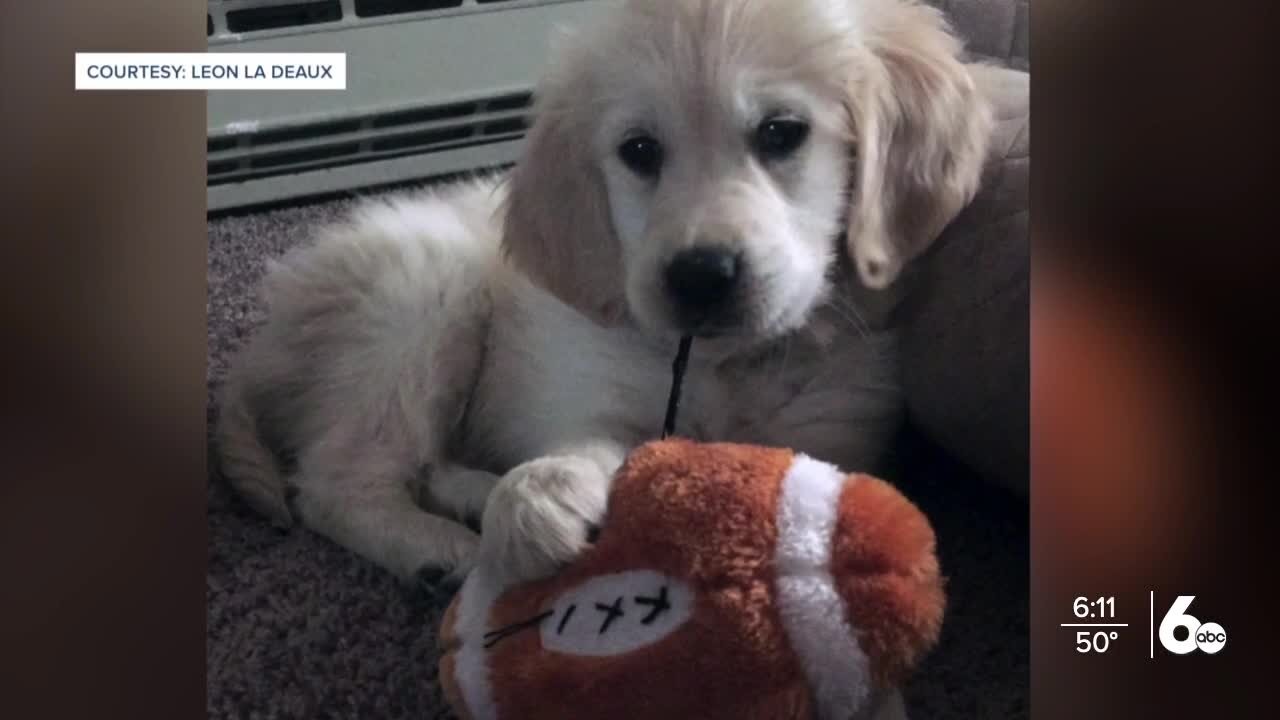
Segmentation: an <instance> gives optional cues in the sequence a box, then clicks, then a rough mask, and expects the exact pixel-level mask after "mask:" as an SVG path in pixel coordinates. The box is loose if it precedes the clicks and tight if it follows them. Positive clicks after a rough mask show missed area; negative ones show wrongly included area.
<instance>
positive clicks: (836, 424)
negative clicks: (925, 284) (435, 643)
mask: <svg viewBox="0 0 1280 720" xmlns="http://www.w3.org/2000/svg"><path fill="white" fill-rule="evenodd" d="M959 50H960V47H959V43H958V42H957V40H956V39H955V38H954V37H953V36H952V35H951V34H950V33H949V31H948V28H947V27H946V25H945V23H944V22H943V20H942V19H941V17H940V15H939V14H938V12H936V11H935V10H933V9H931V8H928V7H927V6H923V5H920V4H918V3H917V2H914V1H912V0H631V1H630V2H627V3H626V4H625V5H624V6H623V7H622V9H621V10H620V11H619V12H618V13H616V14H614V15H612V16H611V17H609V18H607V19H605V20H604V21H603V22H601V23H599V24H598V25H596V26H593V27H592V28H590V29H588V30H586V31H584V32H582V33H581V34H579V35H576V36H572V37H569V38H567V42H565V43H564V44H563V45H562V46H561V47H560V48H558V50H557V52H556V56H555V60H554V62H553V64H552V68H551V69H550V71H549V73H548V74H547V76H546V77H545V79H544V81H543V82H542V83H541V85H540V87H539V89H538V91H537V106H536V109H535V122H534V124H533V126H532V128H531V129H530V132H529V135H528V138H527V146H526V149H525V152H524V155H523V156H522V158H521V159H520V161H519V163H518V164H517V166H516V167H515V169H514V170H513V171H511V173H510V174H509V175H508V176H503V177H494V178H488V179H481V180H478V181H470V182H466V183H462V184H459V185H456V186H453V187H449V188H445V189H442V190H436V191H432V192H429V193H426V194H423V195H418V196H408V197H401V198H396V199H391V200H385V201H379V202H374V203H370V204H366V205H364V206H362V207H360V208H359V209H358V210H356V211H355V212H354V213H353V215H352V217H351V218H350V219H349V221H347V222H345V223H343V224H341V225H339V226H336V227H332V228H327V229H325V230H324V231H323V232H322V234H321V237H320V238H319V239H318V240H317V241H316V242H315V243H313V244H311V245H309V246H307V247H304V248H302V249H299V250H297V251H294V252H293V253H291V254H289V255H288V256H287V257H285V258H284V259H283V260H282V261H280V262H278V263H276V264H274V266H273V267H272V269H271V270H270V272H269V274H268V277H267V278H266V281H265V301H266V304H267V307H268V319H267V321H266V323H265V325H264V326H263V327H262V328H261V329H260V330H259V331H258V333H257V335H256V337H255V338H254V339H253V341H252V342H251V343H250V344H249V345H248V347H247V348H246V349H245V351H244V352H243V354H242V355H241V356H240V357H239V358H238V359H237V362H236V363H235V365H234V367H233V370H232V373H231V375H230V377H229V378H228V382H227V384H226V386H225V395H224V399H223V410H222V415H221V421H220V425H219V431H218V440H219V446H220V454H221V458H222V464H223V468H224V474H225V475H226V477H227V478H228V479H229V481H230V482H231V483H232V485H233V486H234V487H236V488H237V489H238V490H239V492H240V493H241V494H242V495H243V496H244V497H245V498H246V499H247V500H248V501H249V502H250V503H251V504H252V505H253V506H254V507H256V508H258V509H259V510H261V511H262V512H264V513H266V514H267V515H269V516H270V517H272V518H274V519H275V520H276V521H277V522H279V523H281V524H286V525H287V524H291V523H293V522H295V521H296V522H300V523H301V524H303V525H305V526H306V527H308V528H311V529H312V530H314V531H316V532H319V533H321V534H323V535H325V536H327V537H329V538H331V539H333V540H334V541H336V542H338V543H340V544H342V545H344V546H346V547H347V548H349V549H351V550H352V551H354V552H357V553H359V554H361V555H363V556H365V557H367V558H369V559H370V560H372V561H374V562H375V563H378V564H380V565H381V566H382V567H384V568H386V569H388V570H389V571H391V572H394V573H396V574H397V575H399V576H401V577H405V578H410V577H413V576H414V575H415V574H418V573H423V572H425V573H427V574H429V575H433V576H434V575H437V574H439V573H440V572H442V571H443V572H452V573H455V574H460V573H463V572H465V571H466V570H467V569H468V568H470V567H471V566H472V565H473V563H476V562H481V563H486V564H488V565H490V566H491V567H492V568H493V569H494V571H495V572H496V573H499V574H500V575H501V576H503V577H505V578H507V579H508V580H509V581H510V582H516V581H522V580H528V579H532V578H537V577H541V576H545V575H547V574H549V573H552V572H554V571H555V570H556V569H557V568H559V567H561V566H562V565H563V564H564V563H566V562H569V561H571V560H572V559H573V558H574V557H575V556H576V555H577V554H578V553H580V552H581V551H582V550H583V549H584V548H585V547H586V546H587V545H588V544H589V542H590V537H591V534H592V530H593V528H594V527H595V526H596V524H597V523H599V522H600V521H601V519H602V516H603V514H604V511H605V499H606V496H607V493H608V489H609V478H610V476H611V474H612V473H613V471H614V470H615V469H616V468H617V467H618V466H619V464H620V463H621V462H622V461H623V459H624V457H625V456H626V454H627V452H628V451H629V450H630V449H631V448H633V447H635V446H636V445H637V444H639V443H642V442H644V441H646V440H648V439H652V438H653V437H655V436H656V435H657V434H658V432H659V431H660V429H661V425H662V419H663V413H664V410H665V401H666V394H667V390H668V388H669V385H670V382H671V361H672V358H673V356H674V353H675V349H676V346H677V343H678V339H679V338H680V337H681V336H683V335H693V336H695V337H696V338H697V340H696V341H695V342H694V346H693V353H692V359H691V362H690V365H689V370H688V375H687V377H686V380H685V391H684V396H683V399H682V403H681V414H680V418H679V423H680V424H679V427H678V428H677V432H678V433H679V434H681V435H685V436H688V437H694V438H698V439H704V440H724V441H739V442H755V443H764V444H773V445H784V446H789V447H793V448H796V449H797V450H800V451H803V452H806V453H809V454H811V455H814V456H817V457H820V458H823V459H825V460H828V461H830V462H834V463H837V464H840V465H843V466H845V467H850V468H871V467H874V465H875V463H876V461H877V459H878V458H879V456H880V454H881V453H882V452H883V450H884V449H885V445H886V443H887V440H888V438H889V437H890V436H891V435H892V433H893V432H894V431H895V429H896V427H897V425H898V423H899V421H900V419H901V414H902V400H901V396H900V393H899V390H898V386H897V381H896V376H897V365H896V361H895V351H894V342H893V334H892V329H891V328H888V327H885V323H883V322H882V321H881V319H878V318H877V317H874V315H875V313H873V312H872V310H873V308H874V307H875V305H876V304H877V302H876V297H877V296H878V295H883V294H884V293H886V292H891V290H892V288H891V287H890V286H891V285H892V284H893V283H894V281H895V279H896V278H897V277H898V276H899V274H900V272H901V271H902V269H903V268H904V266H905V265H906V264H907V263H908V262H909V261H910V260H912V259H913V258H914V257H916V256H917V255H919V254H920V253H921V252H923V251H924V250H925V249H926V248H927V247H928V245H929V244H930V243H931V242H932V241H933V240H934V239H935V238H936V237H937V235H938V234H939V233H940V232H941V230H942V229H943V228H944V227H945V226H946V224H947V223H948V222H949V221H950V220H951V219H952V218H953V217H954V216H955V215H956V214H957V213H958V212H959V210H960V209H961V208H962V207H963V206H964V205H965V204H966V203H967V202H968V201H969V200H970V199H971V198H972V196H973V194H974V192H975V191H976V188H977V184H978V181H979V175H980V171H981V166H982V163H983V159H984V156H985V153H986V145H987V137H988V132H989V127H990V123H991V118H990V112H989V110H988V109H987V108H986V106H985V105H984V104H983V102H982V100H981V98H980V97H979V95H978V94H977V92H976V90H975V87H974V85H973V82H972V80H971V78H970V76H969V74H968V71H967V70H966V68H965V66H964V65H963V64H962V62H961V61H960V59H959ZM424 509H425V510H428V511H430V512H424ZM468 522H471V523H473V524H478V525H479V527H480V530H481V532H480V533H479V534H477V533H475V532H473V530H471V529H469V528H468V527H467V526H466V523H468Z"/></svg>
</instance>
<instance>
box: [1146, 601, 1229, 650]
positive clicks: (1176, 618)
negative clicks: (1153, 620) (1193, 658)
mask: <svg viewBox="0 0 1280 720" xmlns="http://www.w3.org/2000/svg"><path fill="white" fill-rule="evenodd" d="M1195 599H1196V596H1195V595H1179V596H1178V599H1177V600H1175V601H1173V605H1171V606H1169V611H1168V612H1167V613H1165V615H1164V619H1163V620H1161V621H1160V644H1161V645H1163V646H1164V649H1165V650H1168V651H1169V652H1171V653H1175V654H1177V655H1186V654H1188V653H1192V652H1195V651H1196V650H1199V651H1201V652H1205V653H1208V654H1210V655H1213V654H1214V653H1216V652H1218V651H1219V650H1221V649H1222V648H1223V647H1224V646H1226V644H1227V631H1226V630H1224V629H1222V626H1221V625H1219V624H1218V623H1215V622H1207V623H1201V622H1200V620H1199V619H1198V618H1196V617H1194V616H1192V615H1189V614H1188V613H1187V610H1188V609H1189V608H1190V607H1191V601H1192V600H1195ZM1179 628H1185V629H1186V635H1185V636H1184V637H1182V638H1181V639H1179V638H1178V635H1180V634H1181V633H1178V632H1177V631H1178V629H1179Z"/></svg>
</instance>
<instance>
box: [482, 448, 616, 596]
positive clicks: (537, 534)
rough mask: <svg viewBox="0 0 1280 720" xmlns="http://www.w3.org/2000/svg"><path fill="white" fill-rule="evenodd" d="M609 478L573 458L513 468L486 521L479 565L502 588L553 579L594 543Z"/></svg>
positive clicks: (497, 490)
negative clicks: (545, 578)
mask: <svg viewBox="0 0 1280 720" xmlns="http://www.w3.org/2000/svg"><path fill="white" fill-rule="evenodd" d="M608 493H609V476H608V475H606V474H605V473H604V472H603V471H602V470H601V469H600V467H599V466H598V465H596V464H595V463H593V462H591V461H590V460H586V459H583V458H578V457H572V456H557V457H545V458H539V459H537V460H532V461H530V462H527V463H524V464H523V465H519V466H517V467H516V468H514V469H513V470H512V471H511V472H509V473H507V474H506V476H504V477H503V478H502V480H501V481H500V482H499V483H498V485H497V487H496V488H494V490H493V494H492V495H490V496H489V502H488V504H487V505H486V506H485V510H484V516H483V518H482V520H481V523H482V529H481V532H480V563H481V564H483V565H484V566H485V569H486V570H487V571H488V572H490V573H492V574H493V576H494V577H496V578H498V579H499V580H500V581H502V582H503V584H508V585H509V584H513V583H518V582H525V581H529V580H536V579H538V578H543V577H547V576H549V575H552V574H554V573H555V572H556V571H557V570H559V569H560V568H562V567H564V566H565V565H566V564H568V563H570V562H572V561H573V559H574V558H576V557H578V555H579V554H581V553H582V551H583V550H585V549H586V548H587V547H588V546H589V545H590V544H591V541H592V540H593V539H594V535H595V533H596V532H597V528H598V527H599V523H600V521H601V519H602V518H603V517H604V511H605V505H606V502H607V499H608Z"/></svg>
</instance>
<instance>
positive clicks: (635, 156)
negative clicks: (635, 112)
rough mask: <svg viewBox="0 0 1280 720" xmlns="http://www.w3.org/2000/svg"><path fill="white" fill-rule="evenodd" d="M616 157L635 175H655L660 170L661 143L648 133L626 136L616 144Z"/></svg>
mask: <svg viewBox="0 0 1280 720" xmlns="http://www.w3.org/2000/svg"><path fill="white" fill-rule="evenodd" d="M618 157H619V158H621V159H622V162H623V163H625V164H626V166H627V167H629V168H631V172H633V173H635V174H637V175H643V176H644V177H657V175H658V173H659V171H661V170H662V144H661V143H659V142H658V141H657V140H655V139H654V138H651V137H649V136H648V135H637V136H635V137H631V138H627V139H626V140H625V141H623V143H622V144H621V145H619V146H618Z"/></svg>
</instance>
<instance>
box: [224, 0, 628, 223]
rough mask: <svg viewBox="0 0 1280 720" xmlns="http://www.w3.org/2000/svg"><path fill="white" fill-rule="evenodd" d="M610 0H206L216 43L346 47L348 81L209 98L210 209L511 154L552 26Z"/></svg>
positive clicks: (491, 162) (426, 173) (414, 176)
mask: <svg viewBox="0 0 1280 720" xmlns="http://www.w3.org/2000/svg"><path fill="white" fill-rule="evenodd" d="M617 2H618V0H209V2H208V8H209V13H208V18H207V25H208V36H209V51H210V52H343V53H346V54H347V89H346V90H332V91H267V90H256V91H220V92H211V93H209V97H208V117H209V120H208V151H209V158H208V207H209V212H210V213H221V212H227V211H234V210H237V209H247V208H252V207H256V206H262V205H271V204H279V203H283V202H289V201H297V200H302V199H305V198H307V197H311V196H324V195H333V194H340V193H355V192H360V191H362V190H365V189H368V188H376V187H381V186H386V185H395V184H400V183H406V182H413V181H418V180H426V179H429V178H433V177H439V176H444V175H453V174H456V173H466V172H469V171H473V170H482V169H489V168H497V167H503V166H507V165H510V164H511V163H513V162H514V161H515V160H516V158H517V156H518V154H519V150H520V147H521V143H522V139H523V137H524V131H525V129H526V128H527V126H528V124H529V121H530V115H529V112H530V103H531V101H532V91H533V86H534V83H535V82H536V80H537V76H538V74H539V73H540V71H541V69H542V68H543V67H544V65H545V62H546V59H547V50H548V48H549V42H550V40H551V38H552V35H553V34H554V33H555V32H556V31H557V30H558V29H559V28H560V27H563V26H572V25H576V24H579V23H581V22H583V21H585V20H587V19H588V18H589V16H590V15H591V14H593V13H596V12H599V11H600V10H602V9H603V8H604V7H605V6H608V5H611V4H617Z"/></svg>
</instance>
